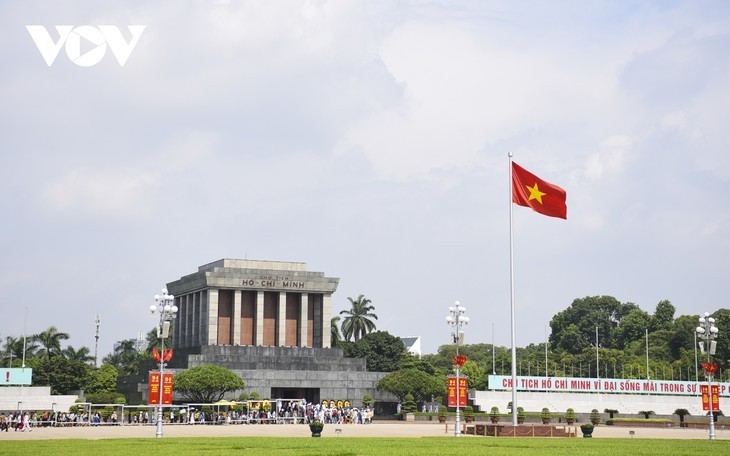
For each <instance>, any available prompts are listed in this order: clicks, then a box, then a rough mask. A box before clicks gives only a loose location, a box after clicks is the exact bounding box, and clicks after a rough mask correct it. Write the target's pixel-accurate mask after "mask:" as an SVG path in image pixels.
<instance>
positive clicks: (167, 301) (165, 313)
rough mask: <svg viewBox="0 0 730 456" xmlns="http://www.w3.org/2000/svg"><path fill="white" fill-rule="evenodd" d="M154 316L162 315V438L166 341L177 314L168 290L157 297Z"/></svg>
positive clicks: (159, 419)
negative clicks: (156, 314)
mask: <svg viewBox="0 0 730 456" xmlns="http://www.w3.org/2000/svg"><path fill="white" fill-rule="evenodd" d="M150 312H151V313H152V315H154V314H155V313H158V314H159V315H160V323H159V325H158V326H157V337H159V338H160V348H161V352H160V397H159V402H158V403H157V432H156V433H155V437H157V438H162V390H163V386H164V382H163V378H164V373H165V339H167V337H168V336H169V335H170V325H171V322H172V320H173V319H174V318H175V314H177V306H176V305H175V297H174V296H173V295H171V294H167V288H163V289H162V295H155V303H154V304H152V305H151V306H150Z"/></svg>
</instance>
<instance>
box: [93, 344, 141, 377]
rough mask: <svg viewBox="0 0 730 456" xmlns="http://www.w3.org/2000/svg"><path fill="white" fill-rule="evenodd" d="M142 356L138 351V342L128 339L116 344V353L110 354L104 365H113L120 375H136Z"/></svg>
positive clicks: (104, 360) (103, 361) (105, 358)
mask: <svg viewBox="0 0 730 456" xmlns="http://www.w3.org/2000/svg"><path fill="white" fill-rule="evenodd" d="M141 359H142V356H141V354H140V352H139V350H137V340H136V339H127V340H122V341H119V342H117V343H116V344H114V353H110V354H109V355H107V356H106V357H104V359H103V360H102V363H105V364H111V365H112V366H114V367H116V368H117V371H118V372H119V375H136V374H137V373H138V371H139V363H140V361H141Z"/></svg>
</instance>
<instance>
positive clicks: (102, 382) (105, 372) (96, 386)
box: [86, 364, 119, 393]
mask: <svg viewBox="0 0 730 456" xmlns="http://www.w3.org/2000/svg"><path fill="white" fill-rule="evenodd" d="M117 378H119V373H118V372H117V369H116V368H115V367H114V366H112V365H111V364H102V365H101V367H100V368H98V369H96V370H95V371H93V372H92V373H91V375H90V376H89V385H88V387H87V388H86V391H87V392H89V393H111V392H114V391H116V390H117Z"/></svg>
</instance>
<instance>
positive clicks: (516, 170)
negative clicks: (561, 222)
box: [512, 162, 568, 219]
mask: <svg viewBox="0 0 730 456" xmlns="http://www.w3.org/2000/svg"><path fill="white" fill-rule="evenodd" d="M566 197H567V195H566V193H565V190H563V189H562V188H560V187H558V186H557V185H554V184H551V183H549V182H546V181H544V180H542V179H540V178H539V177H537V176H535V175H534V174H532V173H530V172H529V171H527V170H526V169H524V168H522V167H521V166H520V165H518V164H517V163H515V162H512V202H513V203H516V204H519V205H520V206H525V207H529V208H532V210H533V211H535V212H539V213H540V214H543V215H547V216H549V217H558V218H562V219H567V218H568V207H567V206H566V204H565V199H566Z"/></svg>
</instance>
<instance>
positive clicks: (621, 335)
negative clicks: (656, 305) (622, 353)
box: [616, 307, 650, 349]
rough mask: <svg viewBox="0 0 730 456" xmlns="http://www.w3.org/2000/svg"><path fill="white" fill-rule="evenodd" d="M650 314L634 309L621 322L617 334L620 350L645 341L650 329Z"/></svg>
mask: <svg viewBox="0 0 730 456" xmlns="http://www.w3.org/2000/svg"><path fill="white" fill-rule="evenodd" d="M649 320H650V317H649V314H648V313H646V312H644V311H643V310H641V309H639V308H638V307H635V308H632V309H631V310H630V311H629V313H628V314H626V316H625V317H624V318H623V319H622V320H621V323H620V324H619V326H618V328H617V330H616V333H617V337H616V345H617V347H618V348H621V349H623V348H625V347H627V346H628V345H629V344H630V343H631V342H634V341H636V340H643V338H644V335H645V333H646V329H647V328H648V327H649Z"/></svg>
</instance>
